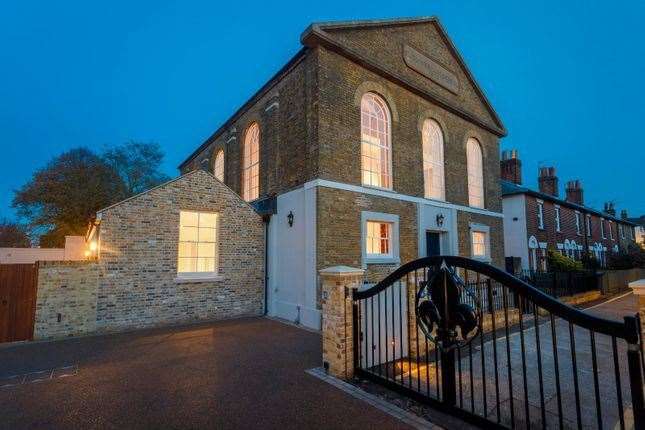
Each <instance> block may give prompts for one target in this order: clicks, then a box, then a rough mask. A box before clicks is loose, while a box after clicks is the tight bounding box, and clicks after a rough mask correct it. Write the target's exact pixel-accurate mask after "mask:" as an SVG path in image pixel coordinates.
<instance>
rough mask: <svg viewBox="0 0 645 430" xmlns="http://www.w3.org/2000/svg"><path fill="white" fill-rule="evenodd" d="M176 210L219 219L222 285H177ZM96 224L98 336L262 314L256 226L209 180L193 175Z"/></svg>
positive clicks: (260, 234)
mask: <svg viewBox="0 0 645 430" xmlns="http://www.w3.org/2000/svg"><path fill="white" fill-rule="evenodd" d="M180 210H193V211H211V212H217V213H218V214H219V218H218V222H219V226H218V235H219V236H218V246H219V267H220V273H219V274H220V279H218V280H214V281H206V282H191V283H186V282H178V281H177V280H176V278H177V254H178V238H179V212H180ZM101 216H102V219H101V224H100V258H99V266H100V276H99V294H98V303H97V328H98V329H99V330H113V329H118V328H124V327H128V328H132V327H134V328H139V327H147V326H154V325H161V324H167V323H177V322H186V321H194V320H200V319H223V318H231V317H237V316H243V315H260V314H262V312H263V310H264V288H263V285H264V226H263V223H262V220H261V218H260V216H259V215H258V214H257V213H256V212H255V211H253V209H252V208H251V207H250V206H249V205H248V204H247V203H245V202H243V201H242V200H240V199H239V198H238V197H237V195H236V194H235V193H233V192H232V191H231V190H230V189H229V188H227V187H226V186H224V185H223V184H222V183H220V182H218V181H216V180H215V179H214V178H213V177H212V176H211V175H210V174H208V173H205V172H203V171H195V172H193V173H190V174H188V175H185V176H183V177H180V178H179V179H177V180H175V181H172V182H170V183H168V184H166V185H164V186H162V187H159V188H156V189H153V190H152V191H149V192H147V193H145V194H141V195H139V196H138V197H135V198H133V199H131V200H126V201H124V202H122V203H120V204H117V205H116V206H114V207H112V208H108V209H106V210H104V211H103V212H102V213H101Z"/></svg>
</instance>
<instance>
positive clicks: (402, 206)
mask: <svg viewBox="0 0 645 430" xmlns="http://www.w3.org/2000/svg"><path fill="white" fill-rule="evenodd" d="M317 206H318V207H317V210H316V212H317V213H318V219H317V230H318V238H317V241H316V256H317V259H316V265H317V270H320V269H324V268H326V267H330V266H337V265H345V266H350V267H361V264H362V259H361V244H362V241H361V212H362V211H371V212H382V213H387V214H393V215H398V216H399V248H400V257H401V264H404V263H407V262H408V261H411V260H414V259H416V258H417V256H418V252H417V249H418V248H417V242H418V237H417V207H416V204H415V203H410V202H404V201H400V200H394V199H388V198H385V197H377V196H367V195H365V194H361V193H355V192H351V191H343V190H336V189H331V188H325V187H321V188H318V200H317ZM397 267H399V264H368V265H367V268H366V272H365V277H366V279H367V280H369V281H370V282H376V281H380V280H381V279H383V277H385V275H387V274H388V273H390V272H392V271H393V270H395V269H396V268H397Z"/></svg>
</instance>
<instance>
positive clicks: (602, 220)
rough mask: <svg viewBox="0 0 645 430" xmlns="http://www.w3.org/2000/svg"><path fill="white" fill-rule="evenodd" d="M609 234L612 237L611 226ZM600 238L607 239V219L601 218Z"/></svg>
mask: <svg viewBox="0 0 645 430" xmlns="http://www.w3.org/2000/svg"><path fill="white" fill-rule="evenodd" d="M609 232H610V233H609V234H610V235H611V225H610V226H609ZM600 237H602V238H603V239H606V237H605V219H604V218H600Z"/></svg>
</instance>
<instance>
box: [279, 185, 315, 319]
mask: <svg viewBox="0 0 645 430" xmlns="http://www.w3.org/2000/svg"><path fill="white" fill-rule="evenodd" d="M289 212H293V219H294V221H293V226H291V227H290V226H289V223H288V222H287V215H288V214H289ZM268 260H269V261H268V267H269V282H268V285H269V289H268V292H267V295H268V300H267V307H268V313H269V315H271V316H275V317H278V318H283V319H285V320H288V321H292V322H295V323H298V324H302V325H304V326H306V327H309V328H313V329H316V330H320V327H321V313H320V310H318V309H317V306H316V298H317V294H316V291H317V288H316V287H317V276H316V188H309V189H305V188H298V189H296V190H293V191H290V192H288V193H285V194H282V195H280V196H278V197H277V213H276V214H275V215H273V216H272V217H271V221H270V223H269V256H268Z"/></svg>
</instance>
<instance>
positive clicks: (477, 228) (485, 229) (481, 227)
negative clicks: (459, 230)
mask: <svg viewBox="0 0 645 430" xmlns="http://www.w3.org/2000/svg"><path fill="white" fill-rule="evenodd" d="M469 227H470V228H469V232H468V236H469V240H470V255H471V257H472V258H473V259H474V260H479V261H483V262H485V263H490V262H491V261H493V259H492V256H491V251H490V226H487V225H485V224H478V223H470V226H469ZM474 232H478V233H484V234H485V235H486V239H485V240H486V243H485V250H486V254H485V255H484V256H476V255H475V253H474V246H473V245H474V243H473V233H474Z"/></svg>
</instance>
